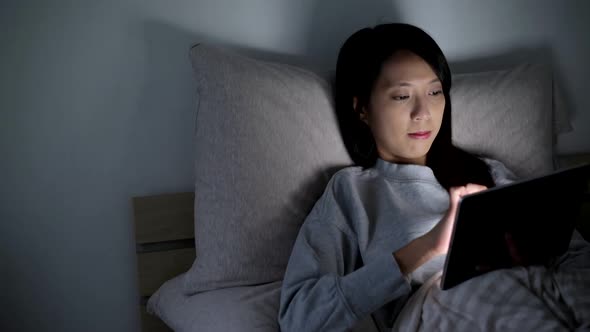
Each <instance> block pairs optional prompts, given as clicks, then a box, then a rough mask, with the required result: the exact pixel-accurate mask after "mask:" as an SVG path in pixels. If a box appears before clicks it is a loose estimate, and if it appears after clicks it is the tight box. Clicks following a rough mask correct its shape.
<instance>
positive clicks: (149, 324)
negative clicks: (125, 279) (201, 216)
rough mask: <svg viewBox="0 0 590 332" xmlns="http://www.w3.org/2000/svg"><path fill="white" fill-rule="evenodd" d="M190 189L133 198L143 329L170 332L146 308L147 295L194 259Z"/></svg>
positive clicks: (192, 199) (144, 330) (192, 196)
mask: <svg viewBox="0 0 590 332" xmlns="http://www.w3.org/2000/svg"><path fill="white" fill-rule="evenodd" d="M194 198H195V195H194V193H192V192H185V193H173V194H164V195H154V196H142V197H134V198H133V215H134V220H135V243H136V252H137V270H138V277H139V280H138V284H139V295H140V301H139V306H140V314H141V331H142V332H164V331H166V332H170V331H172V330H171V329H170V328H168V327H167V326H166V325H165V324H164V323H163V322H162V321H160V320H159V319H158V318H157V317H155V316H153V315H150V314H148V313H147V312H146V303H147V300H148V299H149V297H150V296H151V295H152V294H153V293H154V292H155V291H156V290H158V288H159V287H160V286H161V285H162V284H163V283H164V282H165V281H167V280H169V279H172V278H173V277H175V276H177V275H179V274H181V273H183V272H186V271H187V270H188V269H189V268H190V267H191V265H192V263H193V261H194V259H195V242H194V226H193V225H194V222H193V220H194V214H193V211H194V208H193V206H194Z"/></svg>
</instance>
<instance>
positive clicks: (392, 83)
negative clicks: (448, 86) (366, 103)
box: [385, 78, 442, 89]
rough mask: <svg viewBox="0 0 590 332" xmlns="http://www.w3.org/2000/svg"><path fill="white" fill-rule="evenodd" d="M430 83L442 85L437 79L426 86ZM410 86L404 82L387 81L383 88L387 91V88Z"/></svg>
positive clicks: (410, 84)
mask: <svg viewBox="0 0 590 332" xmlns="http://www.w3.org/2000/svg"><path fill="white" fill-rule="evenodd" d="M432 83H441V84H442V82H441V81H440V80H439V79H438V78H435V79H433V80H432V81H430V82H428V83H427V84H432ZM412 85H413V84H412V83H410V82H404V81H401V82H391V81H387V82H386V83H385V88H386V89H389V88H393V87H396V86H412Z"/></svg>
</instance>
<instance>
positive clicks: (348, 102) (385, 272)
mask: <svg viewBox="0 0 590 332" xmlns="http://www.w3.org/2000/svg"><path fill="white" fill-rule="evenodd" d="M335 86H336V108H337V112H338V117H339V121H340V127H341V133H342V135H343V138H344V141H345V144H346V146H347V148H348V150H349V153H350V155H351V156H352V158H353V160H354V162H355V163H356V164H357V166H355V167H349V168H345V169H343V170H341V171H339V172H338V173H336V174H335V175H334V176H333V178H332V179H331V180H330V182H329V184H328V186H327V188H326V190H325V192H324V194H323V195H322V197H321V198H320V199H319V200H318V202H317V203H316V205H315V206H314V208H313V209H312V211H311V212H310V214H309V215H308V217H307V219H306V220H305V222H304V224H303V226H302V228H301V230H300V233H299V236H298V238H297V240H296V243H295V245H294V248H293V252H292V255H291V258H290V261H289V264H288V267H287V270H286V274H285V278H284V281H283V288H282V293H281V303H280V311H279V322H280V325H281V329H282V330H283V331H285V332H286V331H306V332H309V331H344V330H348V329H350V328H353V327H359V326H361V325H362V324H364V322H366V321H365V320H367V319H368V320H370V319H371V318H372V320H373V321H374V323H376V325H377V326H378V328H379V329H380V330H381V331H384V330H388V329H390V328H391V326H392V325H393V321H394V319H395V317H396V315H397V314H398V313H399V311H400V309H401V308H402V306H403V305H404V303H405V302H406V300H407V299H408V297H409V295H410V294H411V290H412V286H413V285H419V284H420V283H422V282H424V280H425V278H428V276H429V275H431V274H432V273H433V271H437V270H441V269H442V265H443V263H444V255H445V254H446V251H447V249H448V246H449V241H450V234H451V226H452V221H453V220H454V216H455V211H456V207H457V203H458V201H459V199H460V198H461V196H463V195H466V194H469V193H473V192H477V191H480V190H483V189H486V188H488V187H492V186H494V185H499V184H503V183H507V182H510V181H512V180H513V179H514V177H513V175H512V173H511V172H510V171H508V170H507V169H506V168H505V167H504V166H503V165H502V164H501V163H500V162H498V161H494V160H490V159H484V158H479V157H477V156H473V155H471V154H469V153H467V152H465V151H462V150H460V149H459V148H457V147H455V146H453V145H452V142H451V101H450V89H451V74H450V69H449V66H448V64H447V61H446V59H445V56H444V55H443V53H442V51H441V50H440V48H439V47H438V46H437V44H436V42H435V41H434V40H433V39H432V38H431V37H430V36H428V34H426V33H425V32H424V31H422V30H420V29H419V28H417V27H414V26H411V25H406V24H384V25H379V26H376V27H375V28H366V29H362V30H360V31H358V32H356V33H355V34H353V35H352V36H351V37H350V38H349V39H348V40H347V41H346V42H345V43H344V45H343V46H342V48H341V50H340V53H339V56H338V63H337V69H336V82H335Z"/></svg>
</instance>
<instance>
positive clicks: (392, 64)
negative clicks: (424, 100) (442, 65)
mask: <svg viewBox="0 0 590 332" xmlns="http://www.w3.org/2000/svg"><path fill="white" fill-rule="evenodd" d="M436 79H437V76H436V73H435V72H434V70H432V67H430V65H429V64H428V63H427V62H426V61H424V59H422V58H421V57H420V56H418V55H416V54H414V53H412V52H410V51H405V50H404V51H398V52H396V53H394V54H393V55H392V56H391V57H389V58H388V59H387V60H386V61H385V62H384V63H383V66H382V67H381V72H380V74H379V81H381V83H382V84H388V85H391V84H396V83H400V82H422V81H423V82H425V83H430V82H431V81H432V80H436Z"/></svg>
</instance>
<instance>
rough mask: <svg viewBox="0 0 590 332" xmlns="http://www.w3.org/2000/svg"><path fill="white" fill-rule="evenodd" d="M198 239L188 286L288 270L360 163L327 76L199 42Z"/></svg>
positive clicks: (229, 283)
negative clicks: (306, 224) (330, 192)
mask: <svg viewBox="0 0 590 332" xmlns="http://www.w3.org/2000/svg"><path fill="white" fill-rule="evenodd" d="M190 58H191V61H192V66H193V70H194V76H195V78H196V81H197V87H198V91H197V93H198V109H197V118H196V132H195V246H196V252H197V258H196V259H195V262H194V264H193V266H192V267H191V268H190V270H189V271H188V272H187V273H186V275H185V277H184V289H185V293H187V294H193V293H197V292H202V291H206V290H212V289H218V288H223V287H233V286H243V285H257V284H262V283H269V282H273V281H278V280H281V279H282V278H283V274H284V270H285V268H286V265H287V262H288V259H289V256H290V253H291V249H292V246H293V243H294V241H295V238H296V236H297V233H298V231H299V227H300V226H301V224H302V222H303V221H304V219H305V217H306V216H307V214H308V213H309V211H310V210H311V208H312V207H313V204H314V203H315V201H316V200H317V199H318V198H319V196H320V195H321V193H322V192H323V190H324V188H325V186H326V184H327V182H328V181H329V179H330V177H331V176H332V174H333V173H334V172H335V171H336V170H337V169H340V168H342V167H343V166H347V165H350V164H351V163H352V162H351V160H350V158H349V156H348V154H347V152H346V149H345V147H344V143H343V142H342V139H341V137H340V134H339V130H338V125H337V120H336V115H335V113H334V109H333V105H332V97H331V91H330V87H329V85H328V84H327V82H326V81H325V80H324V79H322V78H320V77H319V76H317V75H315V74H313V73H312V72H310V71H307V70H304V69H301V68H297V67H295V66H289V65H285V64H279V63H273V62H266V61H261V60H256V59H254V58H251V57H248V56H244V55H240V54H237V53H234V52H233V51H230V50H227V49H222V48H218V47H215V46H212V45H204V44H201V45H198V46H195V47H193V48H192V49H191V52H190Z"/></svg>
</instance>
